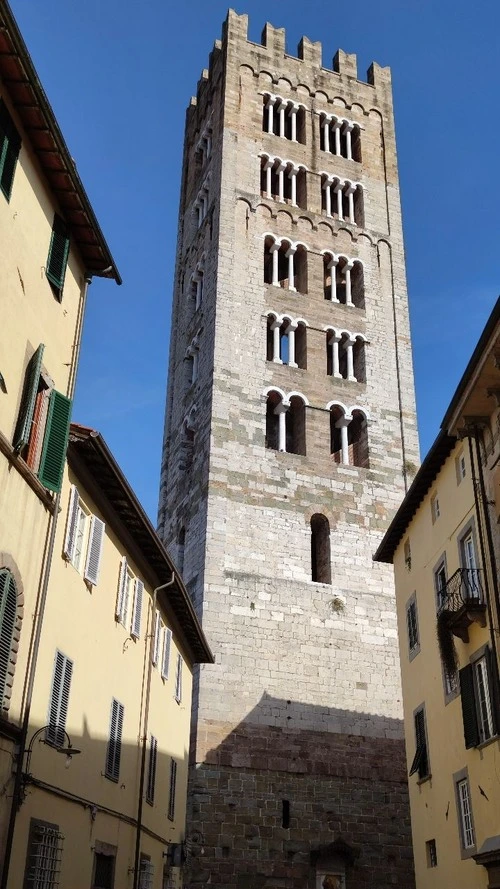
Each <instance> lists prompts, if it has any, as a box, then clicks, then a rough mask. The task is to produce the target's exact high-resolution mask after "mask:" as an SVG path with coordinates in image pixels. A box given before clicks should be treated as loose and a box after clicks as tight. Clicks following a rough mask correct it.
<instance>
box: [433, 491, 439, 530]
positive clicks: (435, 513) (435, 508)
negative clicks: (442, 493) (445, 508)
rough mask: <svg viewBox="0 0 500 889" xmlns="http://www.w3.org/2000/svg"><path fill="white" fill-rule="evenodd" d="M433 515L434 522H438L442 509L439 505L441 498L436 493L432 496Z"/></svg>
mask: <svg viewBox="0 0 500 889" xmlns="http://www.w3.org/2000/svg"><path fill="white" fill-rule="evenodd" d="M431 515H432V523H433V524H434V522H437V520H438V518H439V516H440V515H441V509H440V506H439V498H438V495H437V494H434V496H433V497H431Z"/></svg>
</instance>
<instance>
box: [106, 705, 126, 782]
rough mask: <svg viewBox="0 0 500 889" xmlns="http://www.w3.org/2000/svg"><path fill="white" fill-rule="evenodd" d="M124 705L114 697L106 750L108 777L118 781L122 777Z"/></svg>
mask: <svg viewBox="0 0 500 889" xmlns="http://www.w3.org/2000/svg"><path fill="white" fill-rule="evenodd" d="M123 714H124V706H123V704H120V703H119V701H117V700H115V698H113V700H112V702H111V716H110V724H109V738H108V746H107V750H106V778H111V780H112V781H118V779H119V777H120V759H121V755H122V732H123Z"/></svg>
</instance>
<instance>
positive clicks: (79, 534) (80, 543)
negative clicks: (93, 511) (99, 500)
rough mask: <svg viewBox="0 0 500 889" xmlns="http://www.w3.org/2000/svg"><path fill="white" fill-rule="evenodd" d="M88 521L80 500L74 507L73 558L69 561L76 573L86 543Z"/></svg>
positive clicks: (87, 514)
mask: <svg viewBox="0 0 500 889" xmlns="http://www.w3.org/2000/svg"><path fill="white" fill-rule="evenodd" d="M88 520H89V513H88V512H87V510H86V509H85V507H84V505H83V503H82V502H81V500H79V501H78V503H77V507H76V521H75V545H74V549H73V558H72V560H71V561H72V563H73V565H74V566H75V568H76V570H77V571H79V570H80V567H81V564H82V561H83V554H84V549H85V547H86V543H87V541H86V537H87V533H88Z"/></svg>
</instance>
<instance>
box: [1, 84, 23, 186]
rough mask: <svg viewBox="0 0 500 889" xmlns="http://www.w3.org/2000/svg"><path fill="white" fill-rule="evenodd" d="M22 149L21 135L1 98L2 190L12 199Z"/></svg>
mask: <svg viewBox="0 0 500 889" xmlns="http://www.w3.org/2000/svg"><path fill="white" fill-rule="evenodd" d="M20 150H21V137H20V135H19V133H18V132H17V129H16V127H15V124H14V121H13V120H12V117H11V116H10V114H9V112H8V111H7V106H6V104H5V102H4V101H3V99H0V190H1V191H3V193H4V195H5V197H6V198H7V200H8V201H10V196H11V194H12V184H13V182H14V174H15V172H16V165H17V159H18V157H19V152H20Z"/></svg>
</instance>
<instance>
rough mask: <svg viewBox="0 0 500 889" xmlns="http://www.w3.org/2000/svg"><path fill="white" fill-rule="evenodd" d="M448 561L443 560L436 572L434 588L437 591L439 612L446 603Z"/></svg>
mask: <svg viewBox="0 0 500 889" xmlns="http://www.w3.org/2000/svg"><path fill="white" fill-rule="evenodd" d="M447 582H448V579H447V577H446V561H445V560H444V559H443V560H442V561H441V562H440V563H439V565H438V567H437V568H435V570H434V586H435V589H436V599H437V607H438V610H439V609H440V608H442V606H443V605H444V604H445V601H446V584H447Z"/></svg>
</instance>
